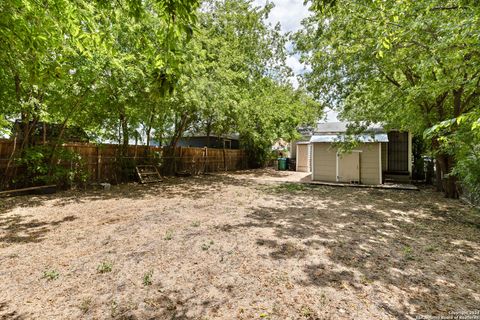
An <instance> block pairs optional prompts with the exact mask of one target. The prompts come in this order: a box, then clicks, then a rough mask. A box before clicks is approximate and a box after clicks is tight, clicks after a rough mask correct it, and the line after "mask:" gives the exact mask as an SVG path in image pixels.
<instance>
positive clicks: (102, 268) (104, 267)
mask: <svg viewBox="0 0 480 320" xmlns="http://www.w3.org/2000/svg"><path fill="white" fill-rule="evenodd" d="M112 268H113V264H112V263H111V262H105V261H104V262H102V263H100V264H99V265H98V267H97V271H98V273H107V272H110V271H112Z"/></svg>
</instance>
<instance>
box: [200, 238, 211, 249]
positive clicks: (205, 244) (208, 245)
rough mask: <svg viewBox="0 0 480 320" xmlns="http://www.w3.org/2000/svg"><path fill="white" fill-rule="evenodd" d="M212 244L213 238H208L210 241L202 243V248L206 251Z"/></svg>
mask: <svg viewBox="0 0 480 320" xmlns="http://www.w3.org/2000/svg"><path fill="white" fill-rule="evenodd" d="M212 245H213V240H210V242H208V243H204V244H202V250H203V251H207V250H208V249H210V247H211V246H212Z"/></svg>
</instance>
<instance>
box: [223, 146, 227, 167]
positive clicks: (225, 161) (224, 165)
mask: <svg viewBox="0 0 480 320" xmlns="http://www.w3.org/2000/svg"><path fill="white" fill-rule="evenodd" d="M223 170H224V171H227V159H226V158H225V144H224V145H223Z"/></svg>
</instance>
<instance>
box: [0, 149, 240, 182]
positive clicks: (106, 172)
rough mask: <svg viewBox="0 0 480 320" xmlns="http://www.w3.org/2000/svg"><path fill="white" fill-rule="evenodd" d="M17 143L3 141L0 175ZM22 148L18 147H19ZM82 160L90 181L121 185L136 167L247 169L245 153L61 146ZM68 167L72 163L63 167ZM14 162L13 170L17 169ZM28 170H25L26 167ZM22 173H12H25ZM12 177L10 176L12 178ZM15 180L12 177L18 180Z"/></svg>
mask: <svg viewBox="0 0 480 320" xmlns="http://www.w3.org/2000/svg"><path fill="white" fill-rule="evenodd" d="M13 148H14V145H13V141H11V140H0V174H1V176H4V175H5V169H6V167H7V165H8V162H9V160H10V159H11V156H12V152H13ZM17 148H18V145H17ZM61 148H65V149H68V150H71V151H74V152H75V153H77V154H79V155H80V156H81V158H82V163H83V166H84V169H85V171H86V172H87V173H88V179H89V182H113V183H116V182H120V181H122V180H132V179H134V178H135V166H136V165H143V164H150V165H155V166H157V167H158V169H159V170H160V171H161V173H162V174H163V175H170V174H174V173H179V172H182V173H188V174H193V175H196V174H202V173H207V172H219V171H233V170H242V169H246V168H247V157H246V152H245V150H234V149H212V148H185V147H176V148H174V149H171V148H166V147H147V146H128V147H127V150H126V152H125V153H124V154H125V156H122V157H121V156H119V155H120V154H121V153H120V150H121V148H122V146H120V145H116V144H102V145H96V144H89V143H66V144H63V145H62V146H61ZM63 165H65V166H68V163H65V164H63ZM15 166H16V161H14V159H13V161H11V164H10V167H11V168H12V167H15ZM23 170H24V168H23ZM21 171H22V170H21V168H19V170H9V172H10V173H11V172H16V173H17V174H20V173H21ZM9 178H10V177H9ZM14 178H15V177H11V179H14Z"/></svg>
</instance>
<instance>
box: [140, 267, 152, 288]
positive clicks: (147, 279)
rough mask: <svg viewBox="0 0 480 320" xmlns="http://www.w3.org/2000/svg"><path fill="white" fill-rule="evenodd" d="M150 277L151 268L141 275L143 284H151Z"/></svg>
mask: <svg viewBox="0 0 480 320" xmlns="http://www.w3.org/2000/svg"><path fill="white" fill-rule="evenodd" d="M152 277H153V270H150V271H148V272H147V273H145V274H144V275H143V281H142V282H143V285H144V286H151V285H152V283H153V281H152Z"/></svg>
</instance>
